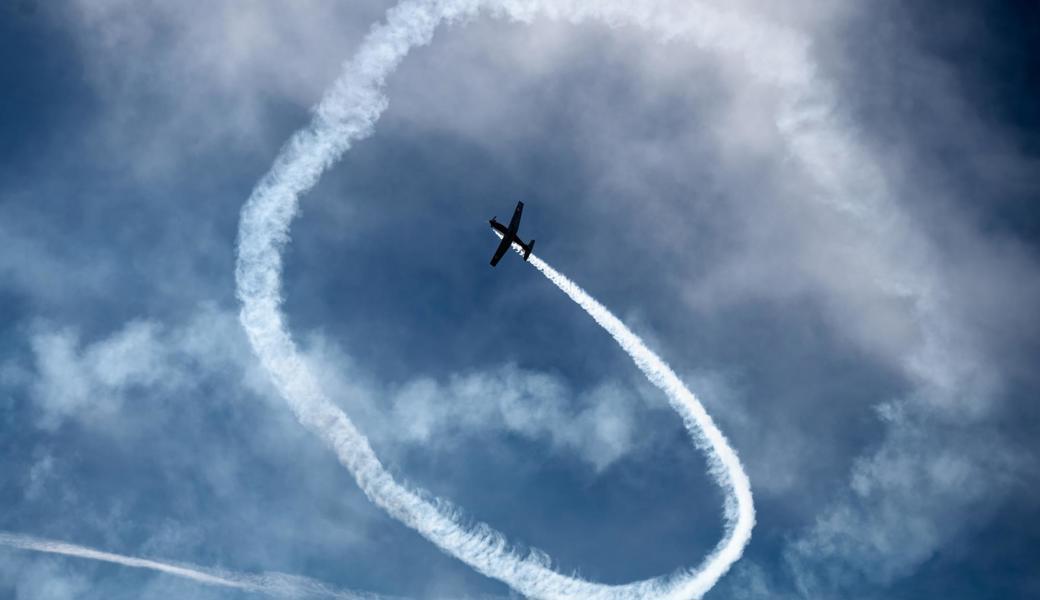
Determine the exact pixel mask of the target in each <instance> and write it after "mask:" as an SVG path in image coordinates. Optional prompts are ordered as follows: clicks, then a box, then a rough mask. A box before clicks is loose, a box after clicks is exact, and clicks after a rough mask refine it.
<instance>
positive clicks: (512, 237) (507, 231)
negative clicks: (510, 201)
mask: <svg viewBox="0 0 1040 600" xmlns="http://www.w3.org/2000/svg"><path fill="white" fill-rule="evenodd" d="M523 212H524V203H523V202H517V203H516V210H515V211H514V212H513V218H512V219H510V220H509V227H506V226H505V225H503V224H501V223H499V222H498V221H496V220H495V217H491V220H490V221H488V222H489V223H491V228H492V229H494V230H495V231H497V232H499V233H500V234H502V242H501V243H500V244H499V245H498V248H497V249H496V250H495V255H494V256H492V257H491V266H492V267H493V266H495V265H497V264H498V261H499V260H501V259H502V255H504V254H505V253H506V250H509V246H510V245H512V244H513V242H516V243H517V244H519V245H520V248H522V249H523V251H524V260H525V261H526V260H527V259H528V257H530V256H531V250H533V249H534V240H531V241H530V242H528V243H526V244H525V243H524V242H523V241H522V240H521V239H520V238H518V237H516V230H517V229H518V228H519V227H520V215H522V214H523Z"/></svg>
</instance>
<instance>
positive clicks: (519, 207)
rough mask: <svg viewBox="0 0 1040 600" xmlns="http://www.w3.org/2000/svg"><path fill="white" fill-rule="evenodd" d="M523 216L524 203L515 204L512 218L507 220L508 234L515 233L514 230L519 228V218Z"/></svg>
mask: <svg viewBox="0 0 1040 600" xmlns="http://www.w3.org/2000/svg"><path fill="white" fill-rule="evenodd" d="M523 214H524V203H523V202H517V203H516V210H515V211H514V212H513V218H512V219H510V220H509V233H516V230H517V229H519V228H520V217H521V216H522V215H523Z"/></svg>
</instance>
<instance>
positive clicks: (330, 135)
mask: <svg viewBox="0 0 1040 600" xmlns="http://www.w3.org/2000/svg"><path fill="white" fill-rule="evenodd" d="M482 5H484V6H487V7H489V8H491V9H493V11H497V12H499V13H504V14H505V15H507V16H510V17H514V18H520V19H529V18H531V17H532V16H533V15H534V14H537V13H539V12H544V13H545V14H548V15H549V16H551V17H557V18H568V19H573V20H578V19H583V18H590V17H593V18H601V19H604V20H607V21H608V22H612V23H613V22H619V21H622V20H630V21H633V22H635V23H636V24H638V25H641V26H644V27H649V28H652V29H657V30H659V31H661V32H662V35H665V36H669V35H678V34H680V33H685V34H688V35H689V36H691V37H692V38H693V39H694V40H695V41H696V42H698V43H701V44H703V45H706V46H709V47H713V48H716V49H722V50H728V51H732V50H734V49H738V50H739V49H741V48H743V46H742V44H746V42H747V40H745V39H742V38H741V37H740V36H732V35H729V36H727V35H724V34H725V33H726V32H727V31H726V28H727V27H730V29H731V31H730V33H733V31H732V28H733V25H734V23H733V22H732V16H731V15H730V14H729V13H724V12H720V11H712V10H708V9H703V10H699V12H697V13H696V14H695V15H694V18H692V19H689V18H688V19H687V21H683V20H681V19H676V18H666V17H668V15H662V14H658V13H655V12H653V10H652V9H651V10H649V11H648V10H645V9H643V8H641V7H630V6H629V3H627V2H626V3H620V2H617V3H606V4H603V5H597V6H596V7H594V8H592V9H590V8H589V7H588V6H583V5H577V4H574V3H563V2H560V3H546V4H544V5H543V4H541V3H539V2H529V1H527V2H525V1H509V0H506V1H497V2H488V3H481V2H478V1H476V0H469V1H466V0H462V1H458V0H454V1H451V0H449V1H439V2H438V1H433V2H421V1H418V0H405V1H404V2H402V3H401V4H399V5H397V6H396V7H394V8H392V9H391V10H390V11H389V12H388V13H387V19H386V22H385V23H383V24H380V25H377V26H375V27H374V28H373V29H372V31H371V32H370V33H369V35H368V36H367V37H366V38H365V41H364V43H363V44H362V46H361V48H360V49H359V50H358V53H357V54H356V55H355V57H354V58H353V59H352V60H351V61H349V62H348V63H347V64H346V65H345V68H344V72H343V74H342V75H341V77H340V78H339V79H338V80H337V81H336V83H335V84H334V85H333V86H332V88H331V90H330V91H329V92H328V93H327V94H326V96H325V98H324V99H323V100H322V101H321V103H320V104H319V105H318V107H317V108H316V110H315V116H314V119H313V121H312V123H311V124H310V125H309V126H308V127H307V128H305V129H303V130H301V131H299V132H297V133H296V134H295V135H293V137H292V138H291V139H290V140H289V142H288V143H287V144H286V146H285V147H284V148H283V149H282V152H281V153H280V154H279V156H278V158H277V159H276V160H275V163H274V165H273V166H272V168H271V170H270V171H269V172H268V173H267V175H265V176H264V178H263V179H262V180H261V181H260V183H259V184H258V185H257V187H256V188H255V189H254V190H253V193H252V195H251V196H250V198H249V200H248V201H247V202H246V204H245V206H244V207H243V209H242V219H241V223H240V229H239V250H238V262H237V265H236V281H237V285H238V290H237V294H238V297H239V299H240V300H241V301H242V311H241V314H240V318H241V321H242V324H243V326H244V328H245V330H246V333H247V334H248V337H249V340H250V343H251V344H252V346H253V349H254V351H255V352H256V354H257V355H258V357H259V358H260V361H261V363H262V364H263V366H264V367H265V368H266V370H267V371H268V372H269V374H270V375H271V377H272V380H273V382H274V383H275V385H276V386H277V388H278V389H279V391H280V392H281V394H282V396H283V397H284V398H285V399H286V401H287V402H288V403H289V405H290V407H291V408H292V410H293V412H294V414H295V415H296V418H297V419H298V420H299V421H300V423H301V424H303V425H304V426H305V427H307V428H308V429H309V430H311V431H312V432H314V433H315V434H317V435H318V436H319V437H320V438H321V439H322V440H323V441H325V442H326V444H328V445H329V446H330V447H331V448H332V450H333V451H334V452H335V453H336V456H337V457H338V458H339V460H340V462H341V463H342V464H343V465H344V466H346V467H347V469H348V470H350V472H351V473H352V474H353V475H354V477H355V479H356V480H357V483H358V485H359V487H360V488H361V489H362V490H363V491H364V493H365V494H366V495H367V496H368V497H369V498H370V499H371V500H372V501H373V502H374V503H375V504H377V505H379V506H380V507H382V508H383V509H384V510H386V511H387V512H388V513H389V514H390V515H392V516H393V517H394V518H396V519H398V520H400V521H401V522H402V523H404V524H405V525H407V526H409V527H411V528H412V529H414V530H416V531H417V532H419V533H420V534H421V535H423V536H424V537H426V538H427V539H428V540H430V541H431V542H433V543H434V544H436V545H437V546H438V547H440V548H441V549H442V550H443V551H445V552H447V553H448V554H451V555H452V556H455V557H456V558H458V559H459V560H461V561H463V562H465V563H466V564H468V565H470V566H471V567H473V568H474V569H476V570H477V571H479V572H481V573H483V574H485V575H487V576H490V577H493V578H495V579H498V580H500V581H503V582H504V583H506V584H507V585H509V586H510V587H512V588H513V589H515V590H517V591H519V592H520V593H522V594H524V595H527V596H531V597H537V598H581V599H594V598H595V599H607V598H611V599H619V600H620V599H636V598H667V599H674V600H680V599H687V598H693V597H700V596H703V595H704V594H705V593H706V592H707V591H708V590H709V589H711V587H712V586H713V585H714V584H715V582H716V581H718V579H719V578H720V577H721V576H722V575H723V574H724V573H725V572H726V571H727V570H728V569H729V567H730V566H731V565H732V564H733V562H734V561H736V560H737V559H738V558H739V557H740V555H741V553H742V551H743V548H744V546H745V545H746V543H747V541H748V539H749V538H750V534H751V529H752V527H753V524H754V510H753V508H752V502H751V491H750V486H749V484H748V481H747V476H746V475H745V474H744V472H743V470H742V468H741V466H740V462H739V460H738V459H737V457H736V453H735V452H734V451H733V450H732V448H730V447H729V445H728V444H727V443H726V440H725V438H724V437H723V436H722V434H721V433H720V432H719V431H718V429H717V428H716V427H715V426H714V424H713V423H712V422H711V419H710V418H709V417H708V415H707V413H705V411H704V409H703V407H702V406H701V405H700V403H699V402H698V401H697V400H696V398H695V397H694V396H693V394H692V393H690V392H689V390H687V389H686V388H685V387H684V386H683V385H682V382H681V381H680V380H679V379H678V377H677V376H676V375H675V373H674V372H672V371H671V369H670V368H668V366H667V365H666V364H665V363H664V362H663V361H661V360H660V359H659V358H658V357H657V356H656V355H654V354H653V353H652V352H651V351H650V350H649V349H647V348H646V346H645V345H644V344H643V343H642V342H641V341H640V340H639V339H638V337H636V336H635V334H633V333H632V332H631V331H629V330H628V329H627V328H625V326H624V325H623V324H622V323H621V322H620V321H619V320H618V319H617V318H616V317H614V316H613V315H611V314H610V313H609V312H608V311H607V310H606V309H605V308H603V307H602V306H601V305H599V304H598V303H596V302H595V301H594V300H592V299H591V298H590V297H589V296H588V295H587V294H585V293H584V292H582V291H581V290H580V289H579V288H578V287H577V286H575V285H574V284H573V283H571V282H569V280H566V279H565V278H563V277H562V276H560V275H559V274H558V273H556V272H555V271H553V270H552V269H550V268H549V267H548V265H545V264H544V263H542V262H541V261H539V262H538V263H536V264H539V265H541V267H540V268H541V269H542V272H543V273H545V274H546V275H547V276H549V277H550V279H553V277H555V279H553V281H554V283H556V284H557V285H559V286H560V287H561V289H563V290H564V291H565V292H566V293H568V294H569V295H570V296H571V297H572V298H573V299H575V301H577V302H578V303H579V304H581V305H582V306H583V307H584V308H586V310H588V311H589V312H590V314H591V315H592V316H593V318H595V319H596V320H597V322H599V323H600V324H601V325H603V326H604V327H605V328H607V330H608V331H609V332H610V333H611V334H612V335H613V336H614V337H615V339H616V340H617V341H618V342H619V343H620V344H621V345H622V348H624V349H625V350H626V351H627V352H629V354H630V356H632V358H633V360H635V362H636V364H637V365H638V366H639V368H640V369H641V370H643V372H644V373H646V374H647V376H648V377H650V380H651V381H652V382H653V383H655V384H656V385H658V386H659V387H661V388H662V389H663V390H664V391H665V392H666V393H667V394H668V396H669V400H670V401H671V403H672V405H673V407H675V408H676V410H677V411H679V413H680V415H681V416H682V417H683V420H684V421H685V423H686V425H687V428H688V429H689V430H690V431H691V432H692V433H693V434H694V441H695V443H696V444H697V445H698V447H700V448H702V449H704V450H706V451H708V454H709V464H710V465H711V472H712V475H713V476H714V477H715V479H716V480H717V481H718V482H719V483H720V484H721V485H722V486H723V489H724V490H726V492H727V500H726V506H725V511H724V516H725V519H726V533H725V536H724V538H723V540H722V541H721V542H720V543H719V545H718V547H717V548H716V550H715V551H714V552H712V553H711V554H710V555H709V556H708V557H707V559H705V561H704V563H703V564H702V565H701V566H700V567H698V568H696V569H692V570H680V571H678V572H676V573H674V574H672V575H669V576H662V577H657V578H652V579H647V580H643V581H637V582H633V583H628V584H624V585H618V586H610V585H604V584H599V583H593V582H588V581H584V580H581V579H579V578H577V577H571V576H567V575H564V574H561V573H559V572H557V571H554V570H553V569H552V568H551V567H550V564H549V560H548V557H547V556H546V555H545V554H543V553H540V552H531V553H529V554H527V555H521V554H519V553H517V552H516V551H514V550H513V549H512V548H510V546H509V544H508V542H507V541H506V539H505V537H504V536H503V535H502V534H500V533H499V532H497V531H495V530H494V529H492V528H491V527H490V526H488V525H485V524H482V523H478V524H476V525H472V526H467V525H464V524H463V523H462V519H461V517H460V516H459V514H458V512H457V511H456V510H455V509H453V508H452V507H451V506H450V505H449V504H448V503H446V502H445V501H442V500H440V499H436V498H431V497H430V496H429V495H428V494H427V493H425V492H422V491H420V490H415V489H412V488H409V487H406V486H404V485H402V484H400V483H399V482H397V481H396V480H395V479H394V478H393V477H392V476H391V475H390V473H389V472H387V470H386V469H385V467H384V466H383V464H382V463H381V462H380V461H379V458H378V457H377V456H376V454H375V452H374V451H373V450H372V448H371V446H370V445H369V442H368V439H367V438H366V437H365V436H364V435H363V434H362V433H361V432H360V431H359V430H358V429H357V427H356V426H355V425H354V423H353V422H352V421H351V420H350V418H349V417H348V416H347V415H346V414H345V413H344V412H343V411H342V410H341V409H340V408H339V407H338V406H337V405H336V404H334V403H333V402H332V401H331V400H330V399H329V398H328V397H327V396H326V395H325V393H324V391H323V390H322V389H321V388H320V386H319V385H318V383H317V381H316V379H315V377H314V375H313V373H312V372H311V370H310V369H309V367H308V365H307V363H306V362H305V361H304V359H303V358H302V357H301V355H300V354H299V352H298V351H297V349H296V345H295V343H294V342H293V340H292V337H291V336H290V334H289V332H288V331H287V329H286V328H285V325H284V320H285V319H284V315H283V314H282V312H281V300H282V296H281V270H282V258H281V250H282V248H283V247H284V246H285V244H286V242H287V241H288V237H289V235H288V232H289V225H290V224H291V222H292V219H293V217H294V216H295V214H296V212H297V207H298V203H299V195H300V194H301V193H303V192H305V191H307V190H309V189H310V188H311V187H313V185H314V184H315V183H316V182H317V180H318V178H319V177H320V176H321V174H322V172H323V171H324V170H325V169H326V168H328V166H329V165H331V164H332V163H333V162H334V161H335V160H337V159H338V158H339V157H340V156H341V155H342V154H343V153H344V152H345V151H346V150H348V149H349V148H350V146H351V144H353V143H354V142H355V141H357V140H358V139H361V138H363V137H365V136H367V135H368V134H369V133H370V132H371V131H372V128H373V127H374V125H375V122H376V121H377V120H378V118H379V116H380V114H381V113H382V112H383V110H385V108H386V106H387V99H386V97H385V96H384V95H383V93H382V87H383V84H384V82H385V80H386V78H387V76H388V75H389V74H390V73H391V72H392V71H393V70H394V69H395V68H396V67H397V65H398V64H399V63H400V61H401V60H402V59H403V58H404V56H405V55H406V54H407V53H408V51H409V50H410V49H411V48H412V47H414V46H416V45H420V44H425V43H428V42H429V41H430V39H431V38H432V36H433V32H434V30H435V29H436V27H437V26H438V24H440V23H441V22H443V21H446V20H458V19H463V18H468V17H471V16H473V15H474V14H476V12H477V10H478V9H479V8H480V7H481V6H482ZM684 23H685V25H684ZM676 27H682V28H683V29H682V30H677V29H675V28H676ZM754 29H755V28H754V27H752V26H748V25H746V24H745V25H741V27H740V28H739V29H737V30H736V31H737V32H738V33H740V34H748V33H749V32H751V33H754ZM777 56H780V57H781V58H783V57H784V56H786V55H784V53H778V54H777ZM792 64H794V65H795V66H797V65H798V64H800V63H798V61H794V62H793V63H792ZM784 67H785V65H784V64H782V61H780V62H777V64H771V65H768V68H767V67H763V76H765V73H768V76H769V77H771V78H776V77H780V78H787V77H795V78H798V77H801V76H802V75H803V74H801V73H799V72H798V71H797V69H795V70H794V71H790V70H785V68H784Z"/></svg>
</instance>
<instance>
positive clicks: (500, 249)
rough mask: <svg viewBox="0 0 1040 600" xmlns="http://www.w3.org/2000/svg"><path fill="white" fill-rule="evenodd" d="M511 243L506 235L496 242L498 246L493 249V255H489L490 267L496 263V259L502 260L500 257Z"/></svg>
mask: <svg viewBox="0 0 1040 600" xmlns="http://www.w3.org/2000/svg"><path fill="white" fill-rule="evenodd" d="M511 245H512V244H511V243H510V241H509V237H508V236H506V237H504V238H502V241H501V242H500V243H499V244H498V248H496V249H495V255H494V256H492V257H491V266H492V267H493V266H495V265H497V264H498V261H500V260H502V257H503V256H505V253H506V250H509V246H511Z"/></svg>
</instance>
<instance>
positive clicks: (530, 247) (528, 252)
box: [524, 240, 534, 260]
mask: <svg viewBox="0 0 1040 600" xmlns="http://www.w3.org/2000/svg"><path fill="white" fill-rule="evenodd" d="M532 250H534V240H531V242H530V243H529V244H527V245H526V246H524V260H527V259H528V257H530V256H531V251H532Z"/></svg>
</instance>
